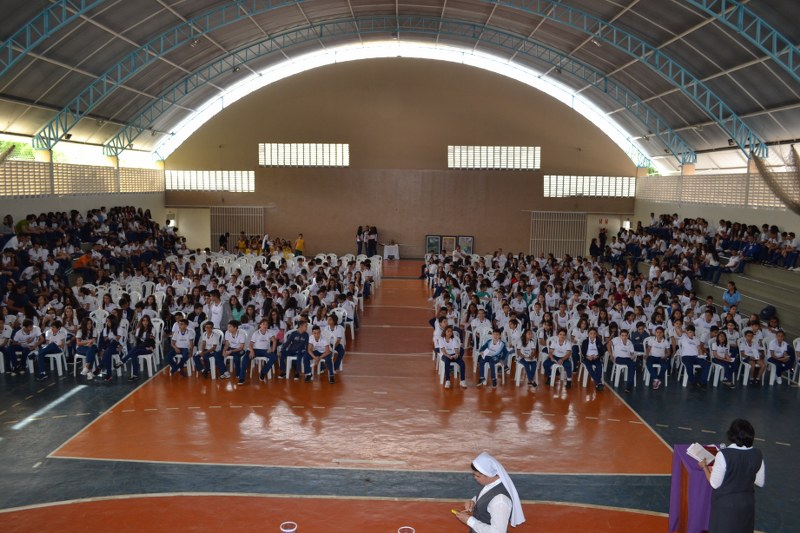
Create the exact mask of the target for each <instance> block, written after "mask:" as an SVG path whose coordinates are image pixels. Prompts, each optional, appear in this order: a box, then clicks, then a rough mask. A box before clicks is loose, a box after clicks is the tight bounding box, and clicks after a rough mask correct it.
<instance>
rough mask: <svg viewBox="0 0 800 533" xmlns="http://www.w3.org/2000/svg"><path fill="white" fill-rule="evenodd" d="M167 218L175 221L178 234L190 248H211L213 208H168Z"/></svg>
mask: <svg viewBox="0 0 800 533" xmlns="http://www.w3.org/2000/svg"><path fill="white" fill-rule="evenodd" d="M166 213H167V214H166V216H167V218H171V219H174V220H175V225H176V226H177V227H178V234H179V235H182V236H183V237H186V246H188V247H189V248H211V208H209V207H195V208H192V207H181V208H174V207H167V208H166Z"/></svg>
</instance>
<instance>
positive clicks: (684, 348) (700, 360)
mask: <svg viewBox="0 0 800 533" xmlns="http://www.w3.org/2000/svg"><path fill="white" fill-rule="evenodd" d="M678 345H679V346H680V349H681V361H682V362H683V365H684V366H685V367H686V375H687V376H688V379H689V383H690V384H691V385H693V386H695V387H698V388H701V389H705V388H706V385H707V384H708V373H709V371H710V370H711V365H710V363H709V362H708V358H707V357H706V351H705V348H704V347H703V343H702V342H700V339H698V338H697V337H696V336H695V330H694V326H693V325H689V326H686V331H685V333H684V334H683V335H682V336H681V337H680V339H678ZM695 366H699V367H700V377H699V379H698V381H695V379H697V378H695V375H694V367H695Z"/></svg>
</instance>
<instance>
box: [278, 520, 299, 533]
mask: <svg viewBox="0 0 800 533" xmlns="http://www.w3.org/2000/svg"><path fill="white" fill-rule="evenodd" d="M295 531H297V524H296V523H295V522H284V523H283V524H281V533H294V532H295Z"/></svg>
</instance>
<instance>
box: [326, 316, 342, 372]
mask: <svg viewBox="0 0 800 533" xmlns="http://www.w3.org/2000/svg"><path fill="white" fill-rule="evenodd" d="M322 335H323V336H324V337H326V338H327V339H328V342H330V344H331V349H332V350H333V352H334V354H336V355H335V356H334V359H335V360H334V362H333V371H334V373H336V372H339V369H340V368H341V367H342V361H343V360H344V353H345V351H344V336H345V331H344V326H342V325H340V324H339V318H338V317H337V316H336V315H333V314H332V315H329V316H328V324H327V325H326V326H325V327H324V328H323V331H322Z"/></svg>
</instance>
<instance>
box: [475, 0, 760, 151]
mask: <svg viewBox="0 0 800 533" xmlns="http://www.w3.org/2000/svg"><path fill="white" fill-rule="evenodd" d="M481 1H483V2H486V3H489V4H498V5H500V6H501V7H506V8H509V9H513V10H517V11H522V12H524V13H528V14H532V15H536V16H539V17H543V18H546V19H548V20H551V21H553V22H556V23H558V24H561V25H563V26H567V27H569V28H573V29H575V30H578V31H581V32H583V33H586V34H589V35H592V36H593V37H594V38H595V39H597V40H599V41H604V42H606V43H608V44H610V45H611V46H613V47H614V48H617V49H618V50H621V51H623V52H625V53H626V54H628V55H630V56H632V57H634V58H636V59H637V60H638V61H639V62H641V63H643V64H644V65H647V66H648V67H649V68H650V69H652V70H653V71H655V72H657V73H658V74H659V75H661V76H662V77H663V78H664V79H666V80H667V81H669V82H670V83H672V84H673V85H674V86H675V87H677V88H678V89H680V91H681V92H682V93H683V94H684V95H685V96H687V97H688V98H689V99H690V100H692V102H694V103H695V105H697V106H698V107H699V108H700V109H702V110H703V112H705V113H706V114H707V115H708V116H709V117H711V118H712V119H714V121H715V122H716V123H717V124H718V125H719V127H720V128H722V130H723V131H725V132H726V133H727V134H728V135H730V137H731V139H733V140H734V142H735V143H736V145H737V146H739V148H740V149H741V150H742V151H743V152H744V153H745V154H747V155H748V157H749V154H750V152H753V153H755V154H756V155H757V156H759V157H762V158H763V157H767V155H768V154H769V149H768V148H767V144H766V143H765V142H764V141H763V140H762V139H761V138H760V137H759V136H758V135H757V134H756V133H755V132H754V131H753V130H752V129H751V128H750V126H748V125H747V124H746V123H745V122H744V121H743V120H741V119H740V118H739V116H738V115H737V114H736V113H735V112H734V111H733V109H731V107H730V106H729V105H727V104H726V103H725V102H724V101H723V100H722V98H720V97H719V96H717V95H716V94H715V93H714V92H713V91H712V90H711V89H710V88H709V87H708V86H707V85H705V84H704V83H703V82H702V81H701V80H699V79H698V78H697V77H695V76H694V74H692V73H691V72H689V71H688V70H687V69H685V68H684V67H683V66H681V65H680V64H679V63H677V62H676V61H674V60H673V59H672V58H670V57H669V56H668V55H667V54H665V53H664V52H662V51H661V50H659V49H658V48H656V47H654V46H653V45H651V44H649V43H648V42H646V41H645V40H643V39H641V38H640V37H638V36H636V35H634V34H632V33H630V32H627V31H625V30H623V29H622V28H619V27H618V26H615V25H614V24H611V23H609V22H608V21H606V20H603V19H601V18H600V17H597V16H595V15H592V14H590V13H586V12H585V11H582V10H580V9H577V8H575V7H572V6H569V5H566V4H562V3H560V2H559V1H557V0H481Z"/></svg>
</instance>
